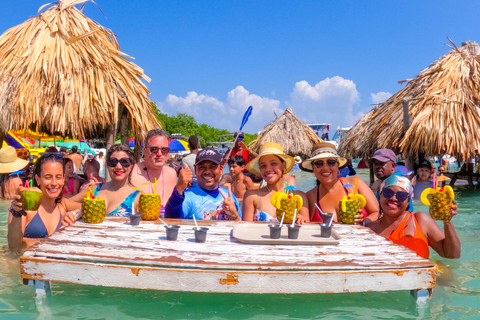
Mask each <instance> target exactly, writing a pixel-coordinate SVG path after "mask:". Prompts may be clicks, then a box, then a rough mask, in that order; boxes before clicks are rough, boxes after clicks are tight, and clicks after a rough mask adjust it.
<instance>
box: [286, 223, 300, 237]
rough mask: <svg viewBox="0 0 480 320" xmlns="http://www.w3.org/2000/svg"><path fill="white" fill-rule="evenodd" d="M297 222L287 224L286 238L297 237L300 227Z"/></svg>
mask: <svg viewBox="0 0 480 320" xmlns="http://www.w3.org/2000/svg"><path fill="white" fill-rule="evenodd" d="M301 227H302V226H299V225H298V224H296V225H294V226H292V225H291V224H289V225H287V228H288V239H298V233H299V232H300V228H301Z"/></svg>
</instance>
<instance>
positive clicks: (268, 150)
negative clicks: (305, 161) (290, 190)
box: [246, 142, 295, 176]
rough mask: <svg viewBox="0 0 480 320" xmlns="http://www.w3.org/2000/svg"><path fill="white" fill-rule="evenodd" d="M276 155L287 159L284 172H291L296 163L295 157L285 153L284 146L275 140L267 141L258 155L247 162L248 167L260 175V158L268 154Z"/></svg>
mask: <svg viewBox="0 0 480 320" xmlns="http://www.w3.org/2000/svg"><path fill="white" fill-rule="evenodd" d="M269 154H271V155H274V156H277V157H279V158H280V159H282V160H283V161H285V164H286V169H285V170H284V171H283V174H285V173H287V172H290V170H292V168H293V165H294V164H295V159H293V157H291V156H289V155H287V154H285V153H283V148H282V146H281V145H279V144H278V143H275V142H266V143H264V144H263V145H262V146H261V147H260V150H258V157H255V158H254V159H253V160H251V161H250V162H249V163H247V166H246V169H247V170H248V171H250V172H252V173H254V174H255V175H257V176H260V175H261V174H260V167H259V162H260V158H261V157H263V156H266V155H269Z"/></svg>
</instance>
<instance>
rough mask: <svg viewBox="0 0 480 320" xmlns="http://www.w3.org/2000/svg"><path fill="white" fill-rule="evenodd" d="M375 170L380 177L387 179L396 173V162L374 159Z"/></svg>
mask: <svg viewBox="0 0 480 320" xmlns="http://www.w3.org/2000/svg"><path fill="white" fill-rule="evenodd" d="M373 172H374V173H375V176H376V177H377V178H378V179H380V180H385V179H386V178H388V177H390V176H391V175H392V174H394V173H395V163H394V162H393V161H388V162H382V161H379V160H377V159H374V160H373Z"/></svg>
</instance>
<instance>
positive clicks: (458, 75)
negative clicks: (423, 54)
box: [339, 41, 480, 159]
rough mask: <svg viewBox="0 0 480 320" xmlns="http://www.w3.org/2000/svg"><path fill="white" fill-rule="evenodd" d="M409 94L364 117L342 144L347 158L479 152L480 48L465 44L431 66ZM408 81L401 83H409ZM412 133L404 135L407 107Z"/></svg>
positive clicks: (401, 94)
mask: <svg viewBox="0 0 480 320" xmlns="http://www.w3.org/2000/svg"><path fill="white" fill-rule="evenodd" d="M405 81H408V84H407V85H406V87H405V88H403V89H402V90H400V91H399V92H397V93H396V94H395V95H393V96H392V97H390V98H389V99H388V100H387V101H385V102H384V103H383V104H381V105H379V106H377V107H375V108H374V109H373V110H371V111H370V112H369V113H368V114H366V115H365V116H364V117H363V118H362V119H361V120H360V121H359V122H358V123H357V124H356V125H355V126H354V127H353V128H352V129H350V131H349V132H348V133H347V134H346V136H345V137H344V138H343V140H342V141H341V143H340V150H339V152H340V154H342V155H343V156H345V157H348V158H350V157H353V158H356V157H366V158H368V157H371V155H372V154H373V152H374V151H375V150H376V149H378V148H390V149H392V150H394V151H395V152H396V153H397V154H400V153H402V154H403V155H404V156H407V157H415V156H416V155H418V154H423V153H424V156H427V157H428V156H436V155H441V154H445V153H447V154H451V155H455V156H456V155H461V156H462V157H463V158H464V159H467V158H469V157H471V156H473V155H474V154H475V150H480V113H479V111H480V46H479V45H478V44H477V43H475V42H473V41H467V42H465V43H463V44H462V45H461V46H460V47H456V46H455V45H454V48H453V50H451V51H449V52H448V53H446V54H445V55H444V56H442V57H440V58H439V59H438V60H436V61H435V62H433V63H432V64H431V65H430V66H429V67H428V68H426V69H425V70H423V71H422V72H420V73H419V74H418V75H417V77H416V78H415V79H410V80H405ZM405 81H401V83H402V82H405ZM404 100H408V101H410V106H409V115H410V117H411V124H410V127H409V128H408V129H407V130H406V131H405V133H404V132H403V130H404V129H403V126H404V122H403V101H404Z"/></svg>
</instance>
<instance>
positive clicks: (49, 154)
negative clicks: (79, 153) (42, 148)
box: [42, 152, 65, 159]
mask: <svg viewBox="0 0 480 320" xmlns="http://www.w3.org/2000/svg"><path fill="white" fill-rule="evenodd" d="M64 156H65V155H64V154H63V153H61V152H44V153H42V157H44V158H48V157H55V158H57V159H61V158H63V157H64Z"/></svg>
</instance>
